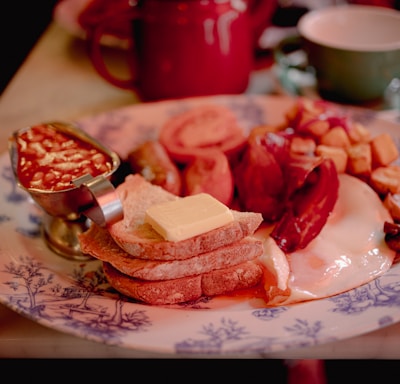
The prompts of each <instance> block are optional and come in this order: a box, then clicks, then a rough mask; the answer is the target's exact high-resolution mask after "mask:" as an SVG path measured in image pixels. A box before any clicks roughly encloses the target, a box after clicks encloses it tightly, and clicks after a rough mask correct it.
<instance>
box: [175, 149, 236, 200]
mask: <svg viewBox="0 0 400 384" xmlns="http://www.w3.org/2000/svg"><path fill="white" fill-rule="evenodd" d="M182 183H183V195H184V196H188V195H194V194H197V193H201V192H205V193H209V194H210V195H211V196H213V197H215V198H216V199H217V200H219V201H220V202H221V203H223V204H225V205H226V206H228V207H229V206H230V205H231V204H232V201H233V195H234V181H233V175H232V171H231V168H230V165H229V161H228V158H227V157H226V156H225V154H224V153H223V152H221V151H218V150H209V151H208V153H207V155H206V156H198V157H196V158H195V159H194V160H192V161H191V162H190V163H189V164H188V165H187V166H186V168H185V169H184V171H183V174H182Z"/></svg>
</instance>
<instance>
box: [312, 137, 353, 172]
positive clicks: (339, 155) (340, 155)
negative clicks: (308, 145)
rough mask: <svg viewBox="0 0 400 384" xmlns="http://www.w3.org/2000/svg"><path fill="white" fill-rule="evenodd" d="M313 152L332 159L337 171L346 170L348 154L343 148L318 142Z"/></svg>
mask: <svg viewBox="0 0 400 384" xmlns="http://www.w3.org/2000/svg"><path fill="white" fill-rule="evenodd" d="M315 154H316V155H318V156H322V157H325V158H330V159H332V161H333V162H334V164H335V166H336V170H337V172H338V173H344V172H346V168H347V159H348V155H347V152H346V150H345V149H344V148H340V147H331V146H329V145H323V144H320V145H317V148H316V149H315Z"/></svg>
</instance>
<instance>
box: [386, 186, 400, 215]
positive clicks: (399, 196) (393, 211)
mask: <svg viewBox="0 0 400 384" xmlns="http://www.w3.org/2000/svg"><path fill="white" fill-rule="evenodd" d="M383 205H384V206H385V207H386V208H387V210H388V211H389V213H390V215H391V216H392V218H393V220H394V221H395V222H399V221H400V193H390V192H389V193H388V194H387V195H386V197H385V199H384V200H383Z"/></svg>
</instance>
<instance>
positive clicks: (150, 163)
mask: <svg viewBox="0 0 400 384" xmlns="http://www.w3.org/2000/svg"><path fill="white" fill-rule="evenodd" d="M127 160H128V163H129V166H130V168H131V170H132V172H133V173H140V174H141V175H142V176H143V177H144V178H145V179H146V180H147V181H149V182H150V183H152V184H156V185H159V186H160V187H162V188H164V189H165V190H167V191H168V192H171V193H173V194H174V195H177V196H179V195H180V194H181V185H182V181H181V174H180V171H179V169H178V167H177V166H176V165H175V164H174V163H173V162H172V160H171V159H170V157H169V155H168V153H167V151H166V150H165V148H164V147H163V145H162V144H160V142H158V141H146V142H145V143H143V144H141V145H140V146H139V147H137V148H135V149H134V150H132V151H131V152H129V153H128V157H127Z"/></svg>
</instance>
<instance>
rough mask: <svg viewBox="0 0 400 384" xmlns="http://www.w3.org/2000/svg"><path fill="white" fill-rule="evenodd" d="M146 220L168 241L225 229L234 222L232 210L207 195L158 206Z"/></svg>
mask: <svg viewBox="0 0 400 384" xmlns="http://www.w3.org/2000/svg"><path fill="white" fill-rule="evenodd" d="M145 221H146V222H147V223H149V224H150V225H151V226H152V227H153V228H154V230H155V231H157V232H158V233H159V234H160V235H161V236H162V237H163V238H164V239H165V240H169V241H181V240H186V239H189V238H191V237H193V236H196V235H200V234H202V233H205V232H208V231H211V230H212V229H215V228H219V227H222V226H223V225H225V224H228V223H230V222H232V221H233V215H232V211H231V210H230V209H229V208H228V207H227V206H226V205H224V204H222V203H221V202H220V201H219V200H217V199H215V198H214V197H213V196H211V195H209V194H207V193H199V194H196V195H192V196H186V197H182V198H179V199H177V200H173V201H168V202H166V203H161V204H155V205H152V206H151V207H149V208H148V209H147V211H146V215H145Z"/></svg>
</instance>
